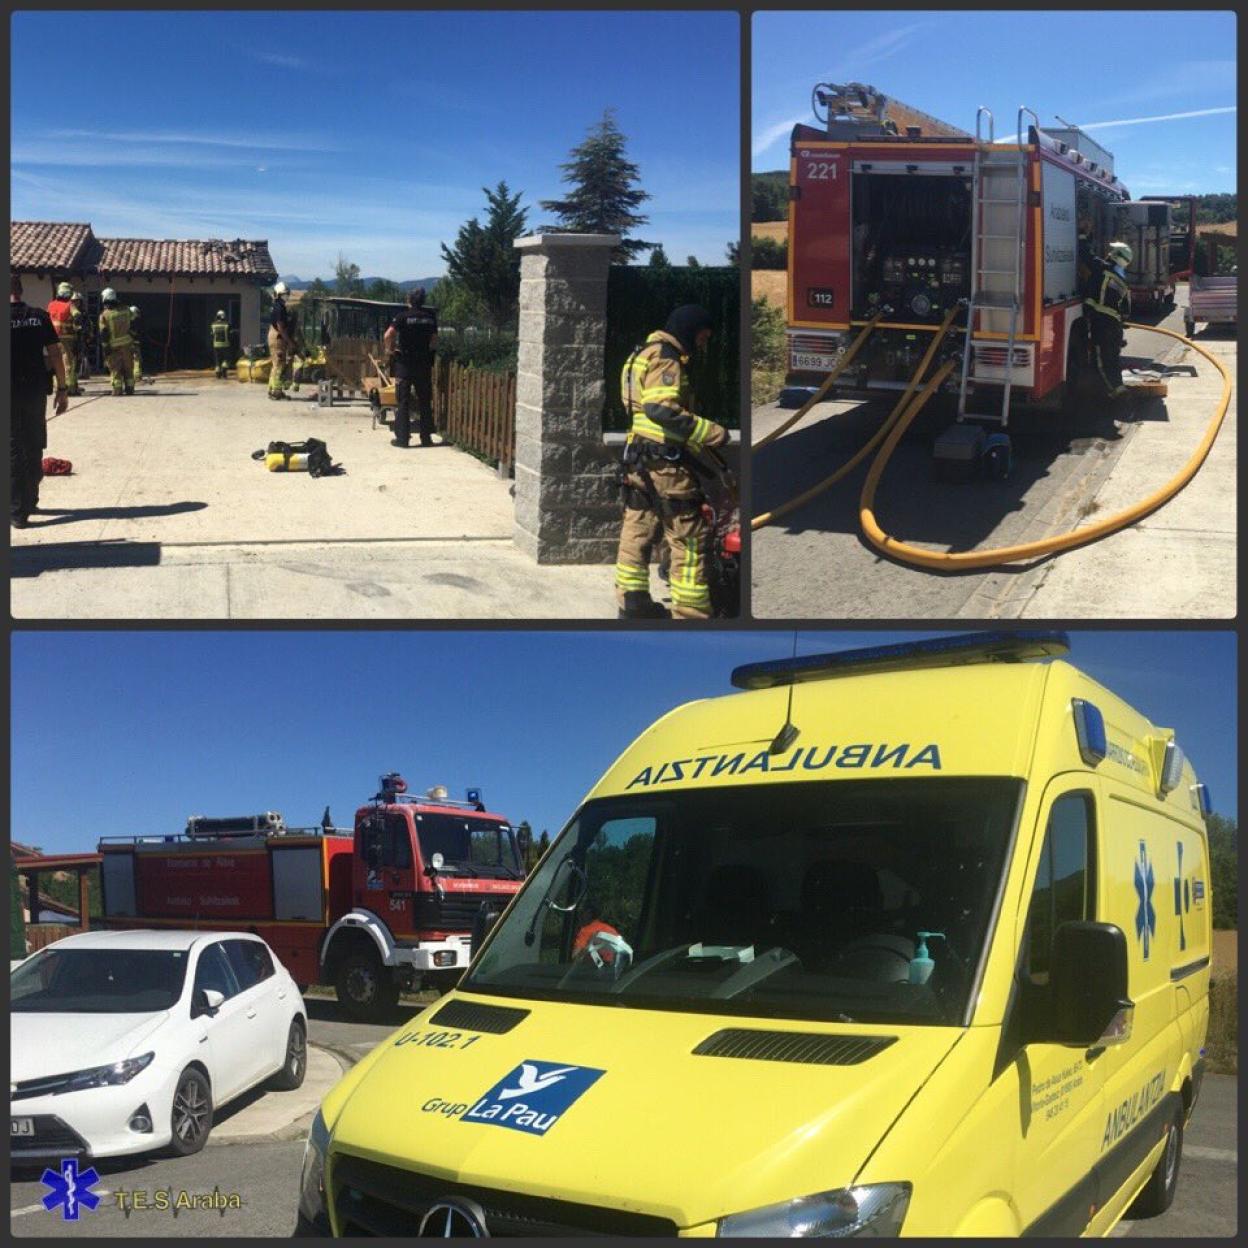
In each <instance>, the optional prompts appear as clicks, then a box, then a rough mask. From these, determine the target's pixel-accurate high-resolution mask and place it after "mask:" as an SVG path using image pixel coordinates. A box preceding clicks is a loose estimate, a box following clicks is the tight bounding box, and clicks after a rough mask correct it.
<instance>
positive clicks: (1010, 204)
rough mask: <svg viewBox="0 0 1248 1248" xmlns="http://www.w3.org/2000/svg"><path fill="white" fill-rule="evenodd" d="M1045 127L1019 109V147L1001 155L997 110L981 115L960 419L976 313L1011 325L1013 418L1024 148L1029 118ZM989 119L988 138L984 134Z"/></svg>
mask: <svg viewBox="0 0 1248 1248" xmlns="http://www.w3.org/2000/svg"><path fill="white" fill-rule="evenodd" d="M1024 114H1027V115H1029V116H1030V117H1032V118H1033V119H1034V120H1035V123H1036V126H1037V127H1039V125H1040V119H1039V118H1038V117H1036V115H1035V113H1033V112H1032V111H1031V109H1029V108H1026V107H1023V108H1020V109H1019V110H1018V147H1017V150H1015V151H1013V152H1001V153H998V152H996V151H995V150H994V148H993V130H994V126H993V117H992V110H991V109H988V108H984V107H983V106H982V105H981V106H980V108H979V109H978V110H977V112H976V114H975V166H974V171H973V175H972V184H971V274H972V276H971V302H970V307H969V308H968V309H967V317H966V338H965V341H964V342H963V345H962V377H961V381H960V383H959V386H958V420H959V421H961V420H965V419H966V417H967V416H968V415H974V413H968V412H967V410H966V398H967V390H968V382H969V379H970V374H971V362H972V360H973V359H974V358H975V348H974V341H973V340H974V336H975V324H976V322H975V317H976V313H983V314H984V323H983V324H982V325H981V328H983V329H991V330H995V331H996V332H998V333H999V332H1001V322H1002V321H1005V322H1006V346H1005V384H1004V385H1003V386H1002V387H1001V414H1000V417H999V420H1000V423H1001V427H1002V428H1003V429H1004V428H1005V426H1006V425H1007V424H1008V423H1009V419H1010V390H1011V388H1012V386H1013V373H1014V341H1015V338H1016V337H1017V334H1018V318H1019V313H1020V311H1021V309H1022V300H1023V289H1022V287H1023V248H1024V246H1025V243H1026V224H1027V152H1026V149H1025V147H1024V145H1023V137H1024V136H1023V116H1024ZM985 118H987V123H988V136H987V138H984V136H983V126H984V119H985Z"/></svg>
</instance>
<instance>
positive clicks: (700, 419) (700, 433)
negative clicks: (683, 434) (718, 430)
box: [685, 416, 711, 451]
mask: <svg viewBox="0 0 1248 1248" xmlns="http://www.w3.org/2000/svg"><path fill="white" fill-rule="evenodd" d="M710 432H711V422H710V421H709V420H707V419H706V417H705V416H695V417H694V418H693V432H692V433H690V434H689V436H688V437H687V438H686V439H685V445H686V446H688V447H691V448H692V449H693V450H695V451H700V450H701V449H702V446H703V444H704V443H705V442H706V439H707V435H708V434H709V433H710Z"/></svg>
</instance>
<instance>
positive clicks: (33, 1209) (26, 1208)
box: [9, 1187, 112, 1218]
mask: <svg viewBox="0 0 1248 1248" xmlns="http://www.w3.org/2000/svg"><path fill="white" fill-rule="evenodd" d="M95 1194H96V1195H97V1196H111V1195H112V1192H110V1191H108V1190H107V1188H103V1187H101V1188H100V1189H98V1190H97V1191H96V1193H95ZM43 1212H44V1208H43V1206H42V1205H23V1206H22V1207H21V1208H20V1209H14V1210H13V1211H12V1213H10V1214H9V1217H11V1218H20V1217H24V1216H25V1215H26V1214H28V1213H43ZM48 1212H51V1211H50V1210H49V1211H48Z"/></svg>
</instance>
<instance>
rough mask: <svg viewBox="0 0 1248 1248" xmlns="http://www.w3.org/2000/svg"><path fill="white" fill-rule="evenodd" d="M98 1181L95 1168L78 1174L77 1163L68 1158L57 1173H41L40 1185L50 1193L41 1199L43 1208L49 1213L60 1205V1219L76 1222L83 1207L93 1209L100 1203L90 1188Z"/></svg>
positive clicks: (52, 1171)
mask: <svg viewBox="0 0 1248 1248" xmlns="http://www.w3.org/2000/svg"><path fill="white" fill-rule="evenodd" d="M99 1181H100V1176H99V1175H98V1174H97V1173H96V1170H95V1167H94V1166H91V1167H89V1168H88V1169H86V1170H84V1171H83V1172H82V1173H81V1174H79V1173H78V1162H77V1161H76V1160H75V1159H74V1158H73V1157H70V1158H68V1159H67V1160H66V1161H62V1162H61V1168H60V1170H59V1171H57V1170H53V1169H51V1168H49V1169H47V1170H45V1171H44V1172H43V1179H42V1183H43V1185H44V1187H47V1188H51V1191H49V1192H48V1194H47V1195H46V1196H45V1197H44V1198H43V1207H44V1208H45V1209H46V1210H47V1211H48V1212H49V1213H51V1212H52V1210H53V1209H55V1208H56V1207H57V1205H60V1207H61V1217H62V1219H64V1221H66V1222H77V1221H78V1214H79V1212H80V1211H81V1210H82V1208H83V1207H84V1206H85V1207H86V1208H88V1209H94V1208H95V1207H96V1205H98V1204H99V1203H100V1198H99V1196H98V1195H97V1194H96V1193H95V1192H93V1191H92V1190H91V1188H92V1187H93V1186H94V1185H95V1184H96V1183H98V1182H99Z"/></svg>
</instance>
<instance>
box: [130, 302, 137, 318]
mask: <svg viewBox="0 0 1248 1248" xmlns="http://www.w3.org/2000/svg"><path fill="white" fill-rule="evenodd" d="M138 314H139V310H138V308H136V307H135V306H134V304H131V305H130V315H131V316H138Z"/></svg>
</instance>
